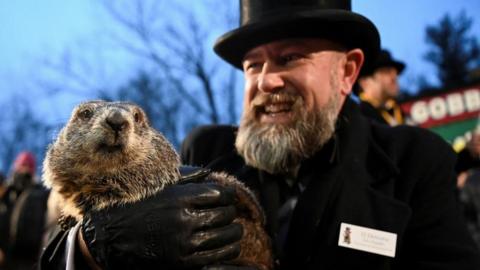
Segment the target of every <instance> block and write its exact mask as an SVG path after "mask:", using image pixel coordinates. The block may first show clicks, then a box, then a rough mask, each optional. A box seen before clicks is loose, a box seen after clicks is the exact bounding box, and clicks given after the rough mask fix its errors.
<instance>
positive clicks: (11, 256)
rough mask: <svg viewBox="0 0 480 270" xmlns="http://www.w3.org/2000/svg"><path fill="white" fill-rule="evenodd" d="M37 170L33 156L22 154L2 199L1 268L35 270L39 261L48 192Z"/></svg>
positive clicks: (0, 216)
mask: <svg viewBox="0 0 480 270" xmlns="http://www.w3.org/2000/svg"><path fill="white" fill-rule="evenodd" d="M35 171H36V161H35V157H34V155H33V154H32V153H30V152H28V151H24V152H21V153H19V154H18V155H17V157H16V159H15V162H14V164H13V170H12V174H11V176H10V177H9V179H8V181H7V188H6V191H5V192H4V194H3V196H2V197H1V199H0V249H1V250H2V251H3V253H4V265H3V268H2V269H32V267H34V265H36V263H37V262H38V258H39V255H40V248H41V243H42V237H43V230H44V223H45V214H46V202H47V198H48V191H47V190H45V189H44V188H43V186H41V185H40V184H38V183H36V181H35Z"/></svg>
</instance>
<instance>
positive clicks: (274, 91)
mask: <svg viewBox="0 0 480 270" xmlns="http://www.w3.org/2000/svg"><path fill="white" fill-rule="evenodd" d="M360 52H361V51H360ZM346 54H347V53H346V52H345V51H343V50H342V49H341V47H340V46H338V45H336V44H335V43H333V42H330V41H327V40H322V39H290V40H282V41H275V42H271V43H268V44H264V45H260V46H258V47H256V48H254V49H252V50H250V51H249V52H248V53H247V54H246V56H245V57H244V61H243V69H244V74H245V96H244V112H243V116H242V121H241V124H240V128H239V132H238V136H237V141H236V147H237V150H238V152H239V153H240V154H241V155H242V156H243V157H244V159H245V161H246V162H247V164H249V165H253V166H254V167H257V168H260V169H263V170H266V171H268V172H270V173H282V172H283V173H285V172H287V171H289V170H292V169H293V167H296V165H298V164H299V162H300V161H301V160H302V159H305V158H307V157H309V156H311V155H312V154H314V153H315V152H317V151H318V150H319V149H320V148H321V147H322V146H323V145H324V144H325V143H326V142H327V141H328V140H329V139H330V138H331V136H332V135H333V133H334V129H335V128H334V127H335V122H336V117H337V115H338V113H339V110H340V107H341V104H342V103H343V101H344V100H345V97H346V95H347V94H348V93H349V91H350V87H351V85H349V83H348V82H346V80H345V77H346V76H345V74H346V73H349V72H351V71H350V70H349V68H347V69H345V67H346V66H349V64H348V63H347V62H348V61H347V56H346ZM361 61H363V54H361ZM360 65H361V62H360ZM354 73H355V72H354ZM353 77H356V75H355V76H353ZM353 80H354V79H353ZM347 81H348V80H347ZM352 83H353V82H352ZM347 88H348V89H347Z"/></svg>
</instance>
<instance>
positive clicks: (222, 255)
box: [181, 242, 240, 266]
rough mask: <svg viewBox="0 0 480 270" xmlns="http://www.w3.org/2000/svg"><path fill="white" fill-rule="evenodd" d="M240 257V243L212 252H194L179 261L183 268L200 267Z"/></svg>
mask: <svg viewBox="0 0 480 270" xmlns="http://www.w3.org/2000/svg"><path fill="white" fill-rule="evenodd" d="M238 255H240V242H235V243H233V244H230V245H226V246H223V247H221V248H218V249H214V250H207V251H201V252H196V253H194V254H192V255H188V256H186V257H183V258H182V259H181V261H182V264H183V265H185V266H201V265H209V264H214V263H216V262H219V261H227V260H233V259H235V258H237V257H238Z"/></svg>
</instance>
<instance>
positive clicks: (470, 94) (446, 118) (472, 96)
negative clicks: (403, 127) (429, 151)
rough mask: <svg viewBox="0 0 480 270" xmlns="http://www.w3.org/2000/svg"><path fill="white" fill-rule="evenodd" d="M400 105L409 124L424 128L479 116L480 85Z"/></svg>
mask: <svg viewBox="0 0 480 270" xmlns="http://www.w3.org/2000/svg"><path fill="white" fill-rule="evenodd" d="M400 106H401V108H402V111H403V112H404V113H405V115H406V119H407V120H406V121H407V123H408V124H411V125H415V126H420V127H423V128H432V127H436V126H442V125H446V124H449V123H454V122H459V121H463V120H467V119H471V118H477V117H478V115H479V113H480V85H478V86H473V87H468V88H465V89H459V90H454V91H449V92H443V93H441V94H439V95H436V96H429V97H424V98H420V99H417V100H414V101H409V102H406V103H403V104H401V105H400Z"/></svg>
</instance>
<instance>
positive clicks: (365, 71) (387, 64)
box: [360, 60, 406, 77]
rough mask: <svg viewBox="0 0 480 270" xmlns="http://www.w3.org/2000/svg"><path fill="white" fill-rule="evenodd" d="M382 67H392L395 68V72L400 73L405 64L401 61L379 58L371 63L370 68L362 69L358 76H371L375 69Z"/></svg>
mask: <svg viewBox="0 0 480 270" xmlns="http://www.w3.org/2000/svg"><path fill="white" fill-rule="evenodd" d="M382 67H393V68H395V69H396V70H397V73H398V74H399V75H400V74H402V72H403V70H404V69H405V67H406V65H405V64H404V63H403V62H400V61H395V60H381V61H377V62H375V63H373V64H372V65H371V67H370V68H368V69H367V68H365V69H362V72H361V74H360V77H364V76H371V75H372V74H373V73H375V71H376V70H378V69H379V68H382Z"/></svg>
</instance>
